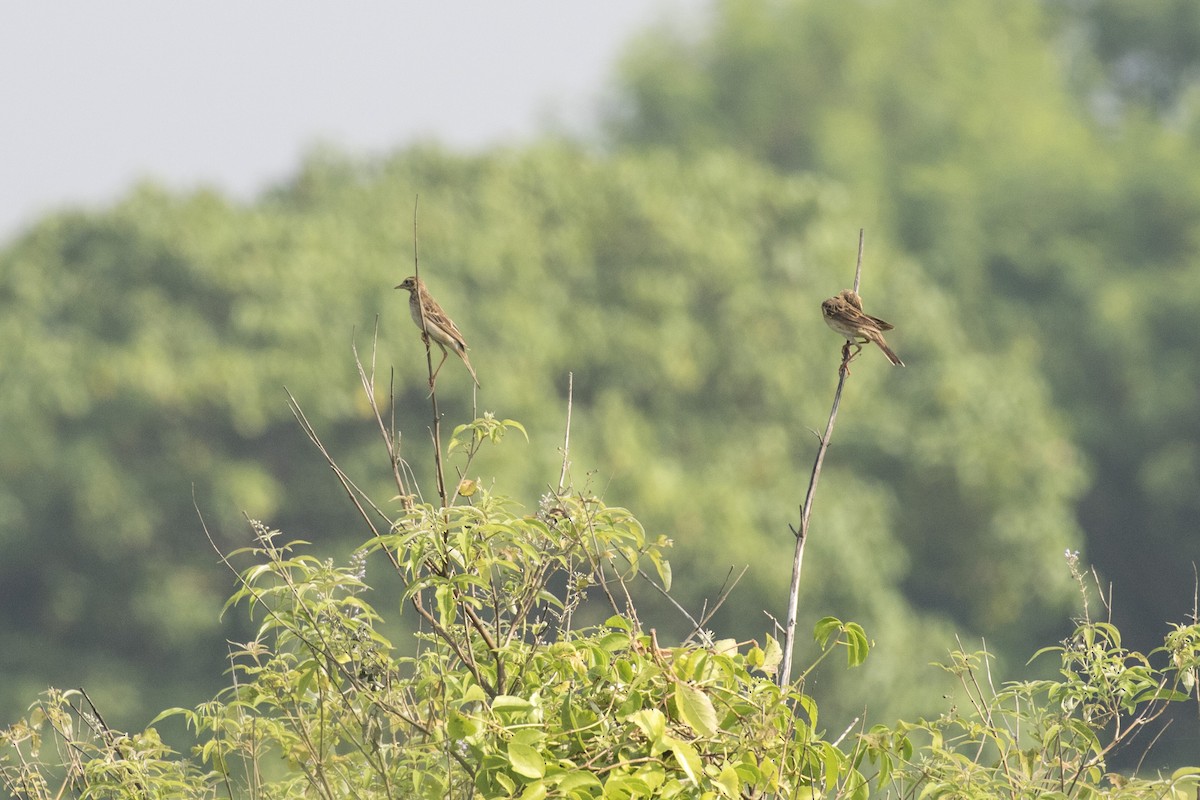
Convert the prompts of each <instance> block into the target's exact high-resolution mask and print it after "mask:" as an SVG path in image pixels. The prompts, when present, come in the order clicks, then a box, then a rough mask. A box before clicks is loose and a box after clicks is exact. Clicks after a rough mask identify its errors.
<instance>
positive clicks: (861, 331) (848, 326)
mask: <svg viewBox="0 0 1200 800" xmlns="http://www.w3.org/2000/svg"><path fill="white" fill-rule="evenodd" d="M821 313H822V314H824V315H825V324H826V325H828V326H829V327H830V328H833V329H834V330H835V331H837V332H838V333H840V334H841V335H842V336H845V337H846V341H847V342H853V343H854V344H855V345H857V346H858V349H859V350H861V349H862V345H863V344H865V343H867V342H874V343H875V344H877V345H879V349H880V350H882V351H883V354H884V355H885V356H887V357H888V361H891V362H892V363H893V364H895V365H896V366H897V367H903V366H904V362H903V361H901V360H900V356H898V355H896V354H895V353H894V352H892V348H890V347H888V345H887V342H885V341H884V340H883V332H884V331H890V330H891V329H892V328H893V327H894V326H892V325H891V324H889V323H887V322H884V321H883V320H881V319H879V318H878V317H872V316H871V315H870V314H865V313H863V310H862V298H861V297H859V296H858V293H857V292H855V291H853V290H851V289H843V290H842V291H841V293H839V294H837V295H834V296H833V297H831V298H829V299H828V300H826V301H825V302H824V303H821ZM855 352H857V351H855Z"/></svg>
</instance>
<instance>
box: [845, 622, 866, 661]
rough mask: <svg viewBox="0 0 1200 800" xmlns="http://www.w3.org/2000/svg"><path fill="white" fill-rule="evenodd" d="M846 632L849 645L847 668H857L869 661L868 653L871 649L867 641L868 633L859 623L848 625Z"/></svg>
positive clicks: (849, 623)
mask: <svg viewBox="0 0 1200 800" xmlns="http://www.w3.org/2000/svg"><path fill="white" fill-rule="evenodd" d="M845 630H846V639H847V642H846V644H847V645H848V648H847V653H846V666H847V667H857V666H858V665H859V664H861V663H863V662H864V661H866V660H867V653H868V652H869V651H870V649H871V645H870V642H868V641H867V632H866V631H864V630H863V628H862V626H861V625H859V624H858V623H857V622H848V623H846V628H845Z"/></svg>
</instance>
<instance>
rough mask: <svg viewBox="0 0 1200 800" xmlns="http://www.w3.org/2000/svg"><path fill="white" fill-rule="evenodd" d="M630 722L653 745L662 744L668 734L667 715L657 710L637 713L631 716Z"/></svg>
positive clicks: (645, 710) (650, 709) (644, 710)
mask: <svg viewBox="0 0 1200 800" xmlns="http://www.w3.org/2000/svg"><path fill="white" fill-rule="evenodd" d="M628 720H629V721H630V722H632V723H633V724H634V725H635V726H637V729H638V730H640V731H641V732H642V734H643V735H644V736H645V737H646V738H647V739H649V740H650V743H651V744H658V743H660V742H661V741H662V739H663V736H664V735H665V734H666V732H667V715H666V714H664V713H662V712H661V711H659V710H658V709H657V708H644V709H642V710H641V711H635V712H633V713H632V714H630V715H629V717H628Z"/></svg>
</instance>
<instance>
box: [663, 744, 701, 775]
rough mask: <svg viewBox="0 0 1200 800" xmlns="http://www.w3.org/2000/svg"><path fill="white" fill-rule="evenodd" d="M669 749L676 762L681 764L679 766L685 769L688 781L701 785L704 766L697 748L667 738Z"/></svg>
mask: <svg viewBox="0 0 1200 800" xmlns="http://www.w3.org/2000/svg"><path fill="white" fill-rule="evenodd" d="M666 744H667V748H668V749H669V750H670V751H671V753H672V755H674V756H675V760H676V761H678V762H679V766H680V768H681V769H683V772H684V774H685V775H687V777H688V780H690V781H691V782H692V783H693V784H694V785H696V786H699V785H700V775H701V774H703V770H704V765H703V764H701V763H700V756H699V754H698V753H697V752H696V748H694V747H692V746H691V745H690V744H688V743H687V742H684V741H680V740H679V739H676V738H675V737H673V736H669V737H667V742H666Z"/></svg>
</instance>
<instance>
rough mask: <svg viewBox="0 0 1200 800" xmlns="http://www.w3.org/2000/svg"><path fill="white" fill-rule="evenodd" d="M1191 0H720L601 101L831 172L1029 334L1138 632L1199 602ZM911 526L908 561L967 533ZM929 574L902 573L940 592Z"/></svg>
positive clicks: (633, 115)
mask: <svg viewBox="0 0 1200 800" xmlns="http://www.w3.org/2000/svg"><path fill="white" fill-rule="evenodd" d="M1198 8H1200V7H1198V6H1197V5H1196V4H1195V3H1193V2H1188V1H1187V0H1179V1H1178V2H1176V1H1174V0H1166V1H1165V2H1158V3H1125V2H1120V0H1112V1H1111V2H1110V1H1109V0H1046V1H1045V2H1036V1H1035V0H1018V1H1017V2H1009V3H995V2H990V1H989V0H964V2H956V3H945V2H940V1H939V0H923V1H922V0H918V1H917V2H909V1H907V0H906V1H905V2H899V1H898V0H884V2H873V1H872V2H867V1H866V0H849V1H848V2H841V3H824V2H814V0H782V1H779V2H777V1H776V0H746V1H743V0H736V1H734V0H729V1H728V2H724V1H721V0H718V2H715V3H714V4H713V13H712V15H711V18H710V19H709V20H707V21H706V23H705V24H704V25H700V26H691V27H688V26H685V25H683V24H676V25H665V26H661V27H660V28H658V29H655V30H652V31H650V32H648V33H647V34H645V35H644V36H643V37H641V38H640V39H639V40H637V41H635V42H634V43H633V45H632V46H631V47H630V49H629V51H628V54H627V56H626V60H625V63H624V65H623V66H622V91H621V95H620V100H619V102H617V103H616V104H614V107H613V108H614V111H613V113H612V119H611V132H612V137H613V141H614V144H613V146H614V147H615V148H617V149H628V148H635V149H654V148H659V147H685V148H689V149H690V150H691V151H693V152H696V151H703V150H706V149H709V148H713V147H730V148H733V149H736V150H737V151H738V152H741V153H744V154H748V155H750V156H751V157H753V158H755V159H756V160H758V161H762V162H767V163H771V164H774V165H775V166H776V167H777V168H779V169H781V170H784V171H786V172H789V173H795V172H804V173H816V174H819V175H822V176H827V177H831V178H833V179H835V180H837V181H839V182H841V183H842V184H843V185H845V186H846V187H847V189H848V194H849V197H850V200H849V201H848V206H849V208H850V210H851V211H852V212H853V213H854V214H855V216H856V218H857V219H859V220H861V221H862V224H863V225H865V226H866V228H867V230H868V232H875V235H876V236H879V235H883V236H885V237H886V238H887V239H889V240H890V241H891V242H893V243H894V244H895V248H896V253H897V255H898V257H900V256H902V257H907V258H909V259H912V260H914V261H916V262H918V263H919V264H920V265H921V268H922V269H923V270H924V271H925V272H926V273H927V274H928V275H929V276H930V278H931V280H932V281H933V282H934V283H935V284H936V285H937V286H938V287H939V289H940V290H941V291H942V292H944V296H945V298H946V302H947V304H948V305H950V307H952V308H953V309H954V310H955V311H956V312H957V313H958V314H959V315H960V318H961V319H964V320H969V321H970V322H969V324H968V325H966V326H964V328H963V330H962V332H961V334H962V339H963V340H965V341H967V342H971V343H972V346H974V347H977V348H978V349H980V350H983V351H989V350H991V349H993V348H995V349H999V350H1005V349H1010V348H1014V347H1018V348H1019V350H1020V355H1019V356H1018V357H1017V358H1019V359H1020V360H1022V361H1025V362H1027V365H1028V366H1032V367H1033V368H1034V369H1035V370H1036V371H1037V372H1038V373H1039V374H1040V375H1043V376H1045V379H1046V381H1047V383H1048V384H1049V387H1050V391H1051V396H1052V404H1053V406H1054V407H1055V408H1058V409H1061V410H1062V412H1063V416H1064V420H1065V421H1066V425H1067V429H1068V430H1069V436H1070V439H1071V441H1072V443H1073V444H1074V445H1076V446H1077V447H1079V448H1080V450H1081V451H1082V455H1083V459H1084V461H1085V462H1086V464H1087V482H1086V488H1085V490H1084V491H1082V492H1080V493H1079V494H1077V495H1075V502H1074V510H1073V511H1072V512H1071V514H1070V516H1073V517H1075V518H1076V519H1078V520H1079V521H1080V522H1081V523H1082V526H1083V528H1084V530H1085V531H1086V536H1087V538H1086V550H1087V554H1088V557H1089V560H1091V561H1093V562H1094V563H1096V564H1097V566H1098V568H1099V569H1100V570H1101V571H1102V572H1103V574H1105V575H1106V576H1108V577H1110V578H1112V579H1113V580H1114V582H1115V583H1116V585H1117V586H1120V587H1121V590H1122V594H1123V602H1122V603H1119V604H1117V609H1116V611H1115V613H1116V614H1117V615H1118V621H1120V622H1121V623H1122V626H1123V627H1124V628H1125V629H1126V630H1127V631H1128V632H1129V635H1130V636H1131V637H1133V640H1134V642H1135V643H1136V645H1137V646H1138V647H1141V648H1143V649H1149V648H1152V647H1153V646H1154V643H1155V641H1156V640H1157V639H1158V638H1159V634H1160V633H1161V629H1160V628H1159V627H1158V626H1160V625H1161V620H1163V619H1173V618H1177V617H1178V616H1179V615H1180V614H1182V613H1185V612H1186V610H1187V609H1186V608H1185V607H1181V606H1180V598H1183V597H1188V596H1190V595H1191V593H1192V591H1191V590H1192V586H1193V580H1194V576H1193V570H1192V567H1191V565H1190V563H1191V561H1192V560H1193V558H1192V556H1188V557H1184V558H1179V557H1178V556H1179V554H1180V553H1189V554H1193V553H1194V552H1195V550H1194V545H1193V543H1194V539H1195V520H1196V518H1197V515H1198V514H1200V494H1198V493H1197V492H1196V491H1195V487H1196V486H1197V485H1200V424H1198V422H1197V421H1198V420H1200V394H1197V392H1196V391H1195V387H1196V386H1197V385H1198V384H1200V357H1198V356H1197V353H1198V352H1200V337H1198V334H1197V331H1196V326H1195V325H1194V324H1193V320H1194V319H1196V317H1197V316H1198V315H1200V270H1198V269H1197V268H1196V267H1197V265H1196V242H1197V241H1200V180H1197V173H1196V171H1195V169H1194V165H1195V164H1196V163H1197V160H1198V159H1200V125H1197V122H1196V120H1197V119H1198V117H1197V109H1200V105H1198V103H1197V99H1198V98H1200V81H1198V74H1200V73H1197V67H1196V54H1197V52H1198V51H1197V49H1196V47H1195V42H1196V41H1197V36H1198V34H1200V11H1198ZM940 299H941V298H939V300H940ZM921 302H934V301H927V300H926V301H921ZM904 308H905V310H906V312H908V311H910V310H911V309H912V308H913V306H912V305H911V304H910V303H909V302H906V304H905V306H904ZM884 317H885V318H888V319H891V318H890V317H887V315H886V314H884ZM893 321H894V320H893ZM956 335H957V334H956ZM1016 343H1022V344H1020V345H1016ZM971 358H975V356H974V355H972V356H971ZM1005 374H1006V373H1005V372H1003V371H1001V372H999V373H997V372H995V371H992V370H989V380H988V383H989V384H990V386H991V389H990V391H989V392H986V393H985V392H983V391H979V392H973V393H971V394H970V397H971V400H970V401H969V402H981V401H982V398H984V397H987V398H989V399H993V396H994V395H995V394H1001V395H1002V394H1004V393H1005V392H1006V391H1007V386H1006V380H1005V379H1001V378H999V377H998V375H1005ZM904 496H908V495H904ZM935 527H936V528H938V529H941V530H945V529H946V528H947V527H948V526H947V525H946V524H945V521H944V522H943V523H942V524H940V525H937V526H935ZM926 530H927V529H925V530H922V533H925V532H926ZM994 535H995V534H993V536H992V537H989V538H990V539H991V540H992V541H996V539H995V538H993V537H994ZM905 541H906V542H909V543H910V545H909V546H910V548H912V549H910V550H909V552H910V554H912V555H913V556H914V557H915V558H916V559H917V560H919V561H925V560H926V559H928V558H930V557H934V558H936V557H937V556H938V554H940V553H946V552H948V551H947V550H946V548H947V547H950V548H953V547H954V544H955V543H954V542H953V540H947V539H943V537H941V536H938V535H937V534H933V536H932V537H931V539H930V540H929V542H930V546H929V547H928V548H927V549H921V547H920V545H919V544H916V545H913V544H912V543H913V542H914V541H918V540H916V538H915V537H906V538H905ZM919 541H925V540H923V539H922V540H919ZM975 546H976V543H975V542H967V543H964V544H963V549H964V550H971V549H973V548H974V547H975ZM1005 549H1006V552H1007V553H1009V554H1011V553H1012V552H1013V549H1011V548H1005ZM961 556H962V554H961V553H959V552H954V554H953V556H952V557H950V558H947V561H948V562H951V563H959V561H960V559H961ZM923 577H924V576H923ZM979 577H981V576H980V575H977V574H974V573H972V574H971V578H972V579H973V580H974V579H976V578H979ZM983 577H985V578H986V575H985V576H983ZM928 585H930V584H926V583H924V582H914V585H911V586H909V587H907V588H908V590H909V591H910V592H911V593H913V594H914V595H915V596H917V597H921V598H922V599H923V600H924V601H925V602H931V603H936V602H937V601H936V599H934V598H935V597H937V596H943V597H944V596H946V594H945V592H943V591H942V590H943V589H944V588H945V587H942V586H939V585H937V583H936V578H934V582H933V583H932V588H933V589H934V591H931V592H929V594H928V595H926V594H924V593H923V592H922V588H923V587H924V586H928ZM958 600H959V601H960V602H961V598H958ZM998 649H999V651H1001V652H1004V651H1007V650H1008V649H1009V648H1008V647H1007V646H1006V645H1005V646H1001V647H1000V648H998ZM1189 735H1192V734H1189ZM1193 736H1194V735H1193Z"/></svg>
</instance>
